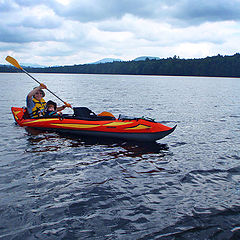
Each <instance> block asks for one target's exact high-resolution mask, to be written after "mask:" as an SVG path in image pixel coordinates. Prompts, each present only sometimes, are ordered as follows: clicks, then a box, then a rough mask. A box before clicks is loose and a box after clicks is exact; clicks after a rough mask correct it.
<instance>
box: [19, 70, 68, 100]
mask: <svg viewBox="0 0 240 240" xmlns="http://www.w3.org/2000/svg"><path fill="white" fill-rule="evenodd" d="M22 70H23V72H25V73H26V74H27V75H28V76H29V77H30V78H32V79H33V80H34V81H36V82H37V83H39V84H41V83H40V82H39V81H38V80H37V79H36V78H34V77H33V76H32V75H31V74H29V73H28V72H27V71H26V70H25V69H23V68H22ZM46 90H48V91H49V92H50V93H51V94H52V95H54V96H55V97H56V98H58V99H59V100H60V101H62V102H63V103H64V104H65V102H64V101H63V100H62V99H61V98H60V97H58V96H57V95H56V94H55V93H53V92H52V91H51V90H49V89H48V88H46Z"/></svg>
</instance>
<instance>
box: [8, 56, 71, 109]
mask: <svg viewBox="0 0 240 240" xmlns="http://www.w3.org/2000/svg"><path fill="white" fill-rule="evenodd" d="M6 61H8V62H9V63H11V64H12V65H13V66H14V67H16V68H18V69H21V70H22V71H23V72H25V73H26V74H27V75H28V76H29V77H30V78H32V79H33V80H34V81H36V82H37V83H39V84H41V83H40V82H39V81H38V80H37V79H36V78H34V77H33V76H32V75H31V74H29V73H28V72H27V71H26V70H25V69H23V68H22V67H21V66H20V65H19V63H18V61H17V60H16V59H14V58H13V57H10V56H7V57H6ZM46 90H48V91H49V92H50V93H51V94H52V95H54V96H55V97H56V98H58V99H59V100H60V101H62V102H63V103H64V104H65V105H66V106H67V107H70V108H72V106H71V104H69V103H67V102H64V101H63V100H62V99H61V98H60V97H58V96H57V95H56V94H55V93H53V92H52V91H51V90H49V89H48V88H46ZM72 109H73V108H72Z"/></svg>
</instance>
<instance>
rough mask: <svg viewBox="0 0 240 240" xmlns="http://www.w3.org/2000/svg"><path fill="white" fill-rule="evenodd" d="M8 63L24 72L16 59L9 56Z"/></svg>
mask: <svg viewBox="0 0 240 240" xmlns="http://www.w3.org/2000/svg"><path fill="white" fill-rule="evenodd" d="M6 61H8V62H9V63H11V64H12V65H13V66H15V67H16V68H19V69H21V70H23V68H22V67H21V66H20V65H19V63H18V61H17V60H16V59H14V58H13V57H10V56H7V57H6Z"/></svg>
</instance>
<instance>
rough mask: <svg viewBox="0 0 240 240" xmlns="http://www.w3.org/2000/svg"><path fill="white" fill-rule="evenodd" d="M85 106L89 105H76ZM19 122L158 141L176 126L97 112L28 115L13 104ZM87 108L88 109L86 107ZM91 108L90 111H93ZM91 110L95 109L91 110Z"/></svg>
mask: <svg viewBox="0 0 240 240" xmlns="http://www.w3.org/2000/svg"><path fill="white" fill-rule="evenodd" d="M76 109H77V110H78V111H76V112H79V110H81V109H83V110H86V109H87V108H76ZM11 110H12V113H13V116H14V119H15V121H16V122H17V124H18V125H19V126H21V127H31V128H35V129H39V130H51V131H55V132H61V133H69V134H75V135H80V136H81V135H82V136H95V137H111V138H118V139H125V140H133V141H143V142H145V141H148V142H151V141H156V140H158V139H161V138H164V137H165V136H167V135H169V134H170V133H172V132H173V131H174V130H175V128H176V126H174V127H173V128H170V127H167V126H165V125H163V124H161V123H158V122H155V121H154V120H152V119H144V118H131V117H121V115H120V116H119V118H118V119H116V118H115V117H113V116H98V115H96V114H93V115H92V114H87V115H85V116H84V115H81V114H73V115H70V114H64V115H63V116H61V117H54V118H44V117H40V118H28V117H27V115H26V109H24V108H17V107H12V108H11ZM85 112H86V111H85ZM90 112H91V111H90ZM91 113H92V112H91Z"/></svg>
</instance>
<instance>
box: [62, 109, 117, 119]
mask: <svg viewBox="0 0 240 240" xmlns="http://www.w3.org/2000/svg"><path fill="white" fill-rule="evenodd" d="M73 111H74V114H73V117H72V118H75V119H82V120H90V121H104V120H115V119H116V118H115V117H114V116H113V115H112V116H102V115H97V114H95V113H94V112H93V111H92V110H90V109H89V108H87V107H74V108H73ZM63 116H64V115H63ZM64 117H65V118H69V116H64Z"/></svg>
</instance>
